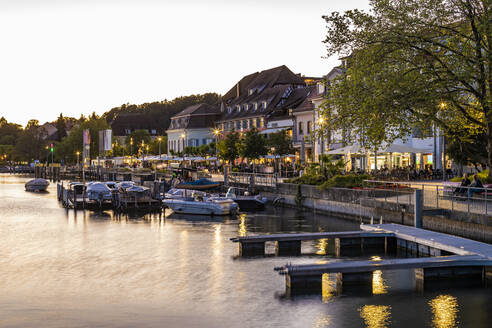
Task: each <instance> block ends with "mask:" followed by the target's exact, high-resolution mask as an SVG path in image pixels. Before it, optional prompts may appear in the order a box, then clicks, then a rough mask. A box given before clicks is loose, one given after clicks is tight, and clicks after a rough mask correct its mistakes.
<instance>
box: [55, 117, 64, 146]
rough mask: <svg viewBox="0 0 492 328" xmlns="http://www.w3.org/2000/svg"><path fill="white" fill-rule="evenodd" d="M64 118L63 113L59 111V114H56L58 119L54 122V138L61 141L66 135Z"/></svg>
mask: <svg viewBox="0 0 492 328" xmlns="http://www.w3.org/2000/svg"><path fill="white" fill-rule="evenodd" d="M65 123H66V122H65V118H64V117H63V114H62V113H60V116H58V119H57V120H56V122H55V127H56V140H57V141H61V140H62V139H63V138H65V137H66V136H67V130H66V128H67V127H66V124H65Z"/></svg>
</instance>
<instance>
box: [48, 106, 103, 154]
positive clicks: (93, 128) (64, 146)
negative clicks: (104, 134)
mask: <svg viewBox="0 0 492 328" xmlns="http://www.w3.org/2000/svg"><path fill="white" fill-rule="evenodd" d="M108 128H109V125H108V123H107V122H106V120H105V119H103V118H101V117H98V116H97V115H95V114H94V113H93V114H92V115H91V116H90V118H89V119H85V120H83V121H79V125H77V126H74V127H73V128H72V130H70V134H69V135H68V136H66V137H65V138H63V140H62V141H61V142H60V143H57V145H56V147H55V158H56V159H57V160H62V159H63V160H64V161H66V162H72V163H75V162H76V161H77V155H76V153H77V152H79V153H80V154H82V146H83V145H82V142H83V137H82V134H83V131H84V130H85V129H88V130H89V133H90V135H91V144H90V148H91V150H90V156H91V158H96V157H97V156H99V131H100V130H106V129H108Z"/></svg>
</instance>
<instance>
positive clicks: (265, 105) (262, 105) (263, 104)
mask: <svg viewBox="0 0 492 328" xmlns="http://www.w3.org/2000/svg"><path fill="white" fill-rule="evenodd" d="M266 108H267V102H266V101H263V102H262V103H261V109H266Z"/></svg>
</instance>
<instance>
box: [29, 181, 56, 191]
mask: <svg viewBox="0 0 492 328" xmlns="http://www.w3.org/2000/svg"><path fill="white" fill-rule="evenodd" d="M49 185H50V183H49V181H48V180H46V179H32V180H29V181H28V182H26V184H25V188H26V191H46V189H48V186H49Z"/></svg>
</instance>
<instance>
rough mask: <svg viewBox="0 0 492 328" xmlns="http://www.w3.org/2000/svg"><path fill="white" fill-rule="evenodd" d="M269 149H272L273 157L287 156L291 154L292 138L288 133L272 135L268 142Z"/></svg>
mask: <svg viewBox="0 0 492 328" xmlns="http://www.w3.org/2000/svg"><path fill="white" fill-rule="evenodd" d="M267 144H268V147H269V148H270V149H271V153H272V155H280V156H282V155H287V154H291V153H292V151H293V149H292V138H291V137H290V136H289V135H288V134H287V132H286V131H278V132H275V133H272V134H270V136H269V137H268V141H267Z"/></svg>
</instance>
